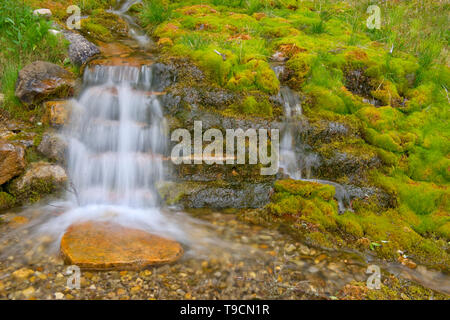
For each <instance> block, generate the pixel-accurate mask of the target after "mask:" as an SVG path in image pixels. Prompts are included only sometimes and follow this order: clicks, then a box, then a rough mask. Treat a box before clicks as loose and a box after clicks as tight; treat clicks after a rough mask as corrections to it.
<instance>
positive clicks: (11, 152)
mask: <svg viewBox="0 0 450 320" xmlns="http://www.w3.org/2000/svg"><path fill="white" fill-rule="evenodd" d="M24 169H25V150H24V148H23V147H21V146H18V145H15V144H12V143H9V142H7V141H5V140H0V185H1V184H4V183H5V182H7V181H9V180H10V179H12V178H14V177H15V176H17V175H19V174H21V173H22V172H23V171H24Z"/></svg>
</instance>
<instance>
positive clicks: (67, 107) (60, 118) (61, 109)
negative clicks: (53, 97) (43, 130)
mask: <svg viewBox="0 0 450 320" xmlns="http://www.w3.org/2000/svg"><path fill="white" fill-rule="evenodd" d="M71 108H72V105H71V102H70V100H69V101H68V100H62V101H47V102H45V103H44V109H45V115H44V118H45V122H46V123H48V124H49V125H50V126H52V127H54V128H59V127H61V126H63V125H64V124H65V123H66V122H67V120H68V119H69V116H70V111H71Z"/></svg>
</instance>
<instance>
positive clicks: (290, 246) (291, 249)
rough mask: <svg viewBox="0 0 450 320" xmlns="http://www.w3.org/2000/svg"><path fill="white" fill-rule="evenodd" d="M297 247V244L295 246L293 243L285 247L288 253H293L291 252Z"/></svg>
mask: <svg viewBox="0 0 450 320" xmlns="http://www.w3.org/2000/svg"><path fill="white" fill-rule="evenodd" d="M295 249H296V248H295V246H294V245H293V244H290V245H288V246H287V247H286V248H285V249H284V251H286V253H291V252H293V251H294V250H295Z"/></svg>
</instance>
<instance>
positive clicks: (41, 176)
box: [9, 161, 68, 203]
mask: <svg viewBox="0 0 450 320" xmlns="http://www.w3.org/2000/svg"><path fill="white" fill-rule="evenodd" d="M67 179H68V178H67V174H66V171H65V170H64V169H63V168H62V167H61V166H59V165H54V164H51V163H48V162H42V161H41V162H35V163H32V164H31V165H30V167H29V168H28V169H27V170H26V171H25V173H24V174H23V175H22V176H20V177H19V178H17V179H15V180H14V181H13V182H12V183H11V185H10V186H9V192H10V193H11V194H12V195H14V196H16V197H17V199H18V201H19V202H24V203H27V202H36V201H38V200H40V199H41V197H42V196H44V195H48V194H51V193H53V192H56V191H59V190H60V189H61V188H62V187H63V186H64V185H65V184H66V182H67Z"/></svg>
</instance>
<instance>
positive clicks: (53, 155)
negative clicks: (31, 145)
mask: <svg viewBox="0 0 450 320" xmlns="http://www.w3.org/2000/svg"><path fill="white" fill-rule="evenodd" d="M38 151H39V152H40V153H42V154H43V155H44V156H46V157H47V158H49V159H51V160H54V161H57V162H60V163H64V162H65V158H66V151H67V142H66V141H65V139H64V137H63V136H62V135H60V134H58V133H56V132H54V131H47V132H45V133H44V135H43V136H42V140H41V143H40V144H39V146H38Z"/></svg>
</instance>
